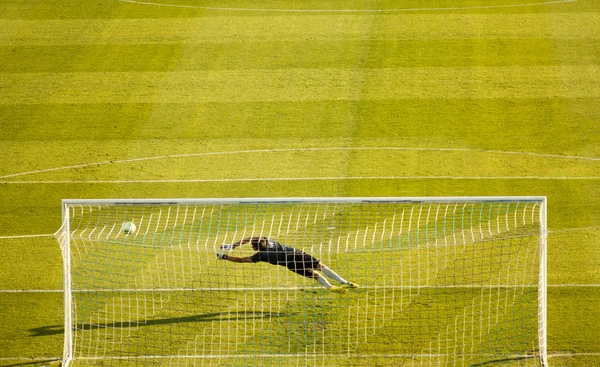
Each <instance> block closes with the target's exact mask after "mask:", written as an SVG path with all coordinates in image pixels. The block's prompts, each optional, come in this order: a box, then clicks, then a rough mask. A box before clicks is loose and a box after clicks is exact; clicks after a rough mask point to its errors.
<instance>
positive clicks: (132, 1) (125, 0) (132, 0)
mask: <svg viewBox="0 0 600 367" xmlns="http://www.w3.org/2000/svg"><path fill="white" fill-rule="evenodd" d="M118 1H119V2H122V3H130V4H139V5H153V6H164V7H172V8H187V9H202V10H217V11H249V12H272V13H392V12H412V11H456V10H473V9H501V8H516V7H527V6H541V5H555V4H564V3H574V2H577V1H578V0H555V1H544V2H538V3H532V2H529V3H521V4H505V5H480V6H455V7H439V8H394V9H267V8H227V7H211V6H198V5H179V4H161V3H155V2H150V1H137V0H118Z"/></svg>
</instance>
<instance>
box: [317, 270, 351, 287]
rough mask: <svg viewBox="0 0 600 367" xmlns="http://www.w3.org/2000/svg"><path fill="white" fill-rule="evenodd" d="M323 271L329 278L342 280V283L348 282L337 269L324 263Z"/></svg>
mask: <svg viewBox="0 0 600 367" xmlns="http://www.w3.org/2000/svg"><path fill="white" fill-rule="evenodd" d="M321 271H322V272H323V274H325V275H327V277H328V278H330V279H333V280H335V281H337V282H340V284H346V283H348V281H347V280H345V279H344V278H342V277H341V276H339V275H338V273H336V272H335V271H333V270H331V269H329V268H328V267H326V266H325V265H323V268H321Z"/></svg>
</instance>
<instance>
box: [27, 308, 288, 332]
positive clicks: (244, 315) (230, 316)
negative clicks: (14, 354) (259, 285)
mask: <svg viewBox="0 0 600 367" xmlns="http://www.w3.org/2000/svg"><path fill="white" fill-rule="evenodd" d="M289 315H290V314H289V313H288V312H267V311H235V312H210V313H203V314H199V315H192V316H185V317H172V318H164V319H155V320H145V321H116V322H108V323H98V324H89V323H83V324H79V325H77V330H87V331H89V330H99V329H108V328H130V327H145V326H159V325H169V324H179V323H187V322H215V321H219V322H222V321H243V320H258V319H272V318H280V317H283V316H289ZM29 332H30V333H31V336H48V335H56V334H63V333H64V332H65V328H64V325H50V326H42V327H39V328H33V329H29Z"/></svg>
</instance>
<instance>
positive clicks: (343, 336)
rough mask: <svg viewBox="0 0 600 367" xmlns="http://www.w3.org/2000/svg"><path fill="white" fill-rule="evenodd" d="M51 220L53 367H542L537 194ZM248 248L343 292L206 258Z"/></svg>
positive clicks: (74, 209) (68, 210)
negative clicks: (274, 245) (271, 246)
mask: <svg viewBox="0 0 600 367" xmlns="http://www.w3.org/2000/svg"><path fill="white" fill-rule="evenodd" d="M62 208H63V224H62V227H61V228H60V230H59V231H58V232H57V233H56V234H55V236H56V237H57V239H58V241H59V243H60V246H61V250H62V254H63V269H64V288H65V289H64V292H65V307H64V309H65V322H64V325H65V343H64V352H63V366H281V367H287V366H290V367H291V366H488V365H490V366H492V365H493V366H500V365H510V366H542V367H546V366H547V365H548V364H547V346H546V343H547V308H546V302H547V274H546V272H547V269H546V262H547V261H546V257H547V244H546V239H547V227H546V218H547V200H546V197H538V196H524V197H514V196H510V197H431V198H430V197H416V198H402V197H393V198H387V197H385V198H379V197H366V198H364V197H363V198H237V199H95V200H92V199H68V200H63V202H62ZM253 237H260V238H263V237H266V238H268V239H269V240H272V241H275V242H278V243H280V244H282V245H284V246H288V247H292V248H294V249H296V250H302V251H304V252H305V253H307V254H310V255H311V256H313V257H315V258H318V259H319V260H320V261H321V263H322V264H326V266H327V267H329V269H331V270H332V271H334V272H336V273H337V274H339V276H340V277H342V278H344V279H347V280H349V281H352V282H354V283H355V284H357V285H358V288H351V289H348V290H347V291H346V290H345V289H346V288H344V290H345V292H346V293H344V292H340V293H338V292H332V291H331V290H330V289H328V288H327V287H325V286H324V285H323V284H322V283H320V282H317V281H315V280H314V279H312V277H307V276H302V275H299V274H297V273H295V272H293V271H290V270H289V267H288V268H286V266H274V265H272V264H269V263H267V262H260V261H259V262H255V263H235V262H231V261H223V260H220V259H218V258H217V253H221V252H220V251H221V250H220V248H221V246H222V245H223V244H233V243H236V242H237V241H240V240H242V239H245V238H246V239H248V238H253ZM256 251H257V250H256V249H253V248H252V246H251V245H250V244H249V243H248V244H243V245H241V246H239V247H236V248H235V249H234V250H233V251H232V252H231V253H230V256H235V257H240V258H247V257H250V256H252V255H253V254H255V252H256ZM258 251H261V250H258ZM281 265H283V264H281ZM315 270H316V269H315ZM319 272H320V273H325V272H324V271H323V270H322V269H320V271H319ZM325 275H327V274H325ZM332 279H337V278H332ZM332 279H329V281H330V282H331V283H332V284H333V285H334V288H335V286H336V285H338V283H336V281H335V280H332ZM340 285H341V284H340Z"/></svg>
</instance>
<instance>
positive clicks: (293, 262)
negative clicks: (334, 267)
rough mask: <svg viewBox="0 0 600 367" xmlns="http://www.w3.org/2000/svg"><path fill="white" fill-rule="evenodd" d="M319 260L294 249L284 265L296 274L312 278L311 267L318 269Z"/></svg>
mask: <svg viewBox="0 0 600 367" xmlns="http://www.w3.org/2000/svg"><path fill="white" fill-rule="evenodd" d="M320 263H321V260H319V259H317V258H316V257H314V256H311V255H309V254H307V253H305V252H303V251H296V252H295V253H294V255H293V256H291V258H288V260H287V264H286V267H287V268H288V269H290V270H291V271H293V272H294V273H296V274H300V275H302V276H305V277H309V278H312V275H313V269H319V264H320Z"/></svg>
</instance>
